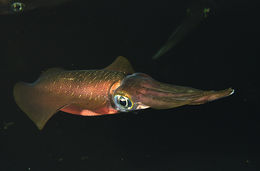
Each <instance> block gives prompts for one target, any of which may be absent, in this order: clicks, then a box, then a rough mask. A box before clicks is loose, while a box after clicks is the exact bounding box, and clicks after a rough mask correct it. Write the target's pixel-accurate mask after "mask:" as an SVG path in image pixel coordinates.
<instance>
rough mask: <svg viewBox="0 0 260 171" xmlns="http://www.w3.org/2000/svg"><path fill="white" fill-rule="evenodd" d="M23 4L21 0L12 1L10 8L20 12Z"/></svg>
mask: <svg viewBox="0 0 260 171" xmlns="http://www.w3.org/2000/svg"><path fill="white" fill-rule="evenodd" d="M24 7H25V4H24V3H22V2H13V3H12V4H11V9H12V11H13V12H17V13H18V12H22V11H23V10H24Z"/></svg>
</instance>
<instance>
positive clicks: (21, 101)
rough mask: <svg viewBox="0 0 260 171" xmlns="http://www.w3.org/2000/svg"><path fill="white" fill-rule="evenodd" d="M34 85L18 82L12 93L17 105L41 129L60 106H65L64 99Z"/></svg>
mask: <svg viewBox="0 0 260 171" xmlns="http://www.w3.org/2000/svg"><path fill="white" fill-rule="evenodd" d="M36 85H37V84H36ZM36 85H33V84H27V83H24V82H19V83H17V84H16V85H15V86H14V90H13V93H14V99H15V102H16V103H17V105H18V106H19V107H20V108H21V109H22V111H23V112H24V113H26V114H27V116H28V117H29V118H30V119H31V120H32V121H33V122H34V123H35V124H36V126H37V127H38V128H39V129H40V130H41V129H43V127H44V126H45V124H46V123H47V121H48V120H49V119H50V118H51V117H52V116H53V115H54V114H55V113H56V112H58V111H59V109H60V108H62V107H64V106H66V101H65V99H62V98H60V97H55V96H54V95H52V94H51V93H47V92H44V91H41V89H40V88H39V87H37V86H36Z"/></svg>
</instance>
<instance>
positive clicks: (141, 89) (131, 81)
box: [112, 73, 234, 112]
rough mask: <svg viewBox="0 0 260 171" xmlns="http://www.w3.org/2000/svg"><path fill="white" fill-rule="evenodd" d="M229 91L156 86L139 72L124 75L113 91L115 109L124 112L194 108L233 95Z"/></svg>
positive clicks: (155, 83)
mask: <svg viewBox="0 0 260 171" xmlns="http://www.w3.org/2000/svg"><path fill="white" fill-rule="evenodd" d="M233 92H234V90H233V89H231V88H229V89H225V90H220V91H203V90H198V89H194V88H190V87H183V86H175V85H170V84H165V83H160V82H158V81H156V80H154V79H153V78H151V77H150V76H148V75H146V74H143V73H134V74H132V75H128V76H126V77H125V78H124V79H123V81H122V82H121V85H120V86H119V87H118V88H117V89H116V90H115V91H114V92H113V94H112V100H113V103H114V106H115V108H116V110H118V111H120V112H128V111H133V110H139V109H146V108H149V107H151V108H155V109H169V108H174V107H178V106H183V105H198V104H203V103H206V102H208V101H212V100H216V99H219V98H222V97H226V96H229V95H231V94H233Z"/></svg>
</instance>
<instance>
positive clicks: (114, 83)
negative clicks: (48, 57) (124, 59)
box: [35, 70, 125, 116]
mask: <svg viewBox="0 0 260 171" xmlns="http://www.w3.org/2000/svg"><path fill="white" fill-rule="evenodd" d="M124 77H125V74H123V73H122V72H115V71H107V70H80V71H60V72H56V73H54V74H48V75H46V76H43V77H41V78H40V80H39V81H37V82H36V84H35V87H38V88H39V89H41V91H44V93H51V94H53V95H54V96H56V97H59V96H60V97H62V98H64V99H67V100H68V101H69V102H70V104H68V105H67V106H64V107H63V108H61V109H60V110H61V111H64V112H67V113H72V114H79V115H85V116H93V115H101V114H113V113H117V110H115V109H114V108H113V107H112V105H113V104H111V102H112V100H110V98H111V97H110V96H111V93H112V91H114V90H115V89H116V88H117V87H118V86H119V83H120V82H121V80H122V79H123V78H124ZM67 100H65V101H67Z"/></svg>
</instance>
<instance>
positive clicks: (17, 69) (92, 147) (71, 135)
mask: <svg viewBox="0 0 260 171" xmlns="http://www.w3.org/2000/svg"><path fill="white" fill-rule="evenodd" d="M46 3H48V2H46ZM187 4H188V2H187V1H182V0H174V1H173V0H171V1H170V0H169V1H135V0H132V1H128V0H126V1H119V0H109V1H107V0H96V1H92V2H91V1H84V0H74V1H72V2H69V3H66V4H61V5H59V6H56V7H54V8H41V9H37V10H33V11H27V12H25V13H23V14H21V15H3V16H0V26H1V27H0V34H1V37H0V50H1V51H0V52H1V53H0V55H1V64H2V65H1V114H0V144H1V145H0V170H1V171H2V170H3V171H7V170H8V171H12V170H15V171H17V170H19V171H22V170H33V171H38V170H44V171H46V170H49V171H50V170H63V171H64V170H76V171H78V170H91V171H92V170H121V171H122V170H124V171H128V170H130V171H132V170H134V171H141V170H147V171H148V170H149V171H150V170H174V171H203V170H205V171H231V170H236V171H257V170H260V148H259V144H260V138H259V135H260V134H259V133H260V124H259V122H260V113H259V110H258V105H259V100H258V96H259V93H258V88H259V86H258V85H259V84H258V80H259V62H258V58H259V30H260V27H259V14H258V13H259V8H258V6H257V5H258V4H257V3H256V2H253V1H216V4H217V9H216V11H215V14H213V15H211V16H210V17H209V18H208V19H207V20H204V21H203V22H202V23H201V25H200V26H199V27H197V29H196V30H194V32H192V33H191V34H190V35H189V36H188V37H187V38H186V39H185V40H183V42H182V43H180V44H179V45H178V46H176V47H175V48H174V49H172V50H171V51H170V52H169V53H168V54H167V55H165V56H162V57H161V58H159V60H152V58H151V57H152V55H154V54H155V53H156V51H157V50H158V49H159V47H161V46H162V44H163V43H164V42H165V41H166V40H167V39H168V37H169V35H170V34H171V33H172V31H173V30H174V29H175V28H176V27H177V26H178V25H179V24H180V23H181V21H182V19H183V18H184V16H185V8H186V7H187ZM119 55H123V56H126V57H127V58H128V59H129V60H130V61H131V63H132V64H133V66H134V68H135V70H136V71H138V72H144V73H147V74H149V75H151V76H152V77H153V78H155V79H157V80H159V81H161V82H166V83H171V84H176V85H184V86H191V87H194V88H199V89H215V90H220V89H225V88H229V87H233V88H234V89H235V90H236V92H235V94H234V95H232V96H230V97H227V98H224V99H221V100H218V101H214V102H211V103H207V104H204V105H200V106H184V107H180V108H175V109H169V110H153V109H148V110H143V111H139V112H138V113H122V114H117V115H112V116H102V117H81V116H76V115H70V114H66V113H63V112H59V113H57V114H56V115H55V116H54V117H52V118H51V120H50V121H49V122H48V123H47V125H46V127H45V128H44V129H43V131H39V130H37V128H36V127H35V125H34V124H33V123H32V122H31V120H30V119H29V118H28V117H27V116H26V115H25V114H24V113H23V112H22V111H21V110H20V109H19V108H18V106H17V105H16V104H15V102H14V99H13V95H12V89H13V85H14V84H15V83H16V82H18V81H27V82H33V81H34V80H36V79H37V77H38V76H39V74H40V73H41V72H42V71H43V70H46V69H47V68H50V67H63V68H66V69H98V68H103V67H105V66H107V65H109V64H110V63H111V62H112V61H113V60H114V59H115V57H116V56H119Z"/></svg>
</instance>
